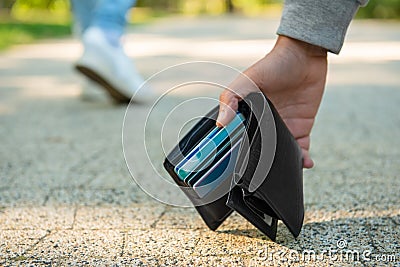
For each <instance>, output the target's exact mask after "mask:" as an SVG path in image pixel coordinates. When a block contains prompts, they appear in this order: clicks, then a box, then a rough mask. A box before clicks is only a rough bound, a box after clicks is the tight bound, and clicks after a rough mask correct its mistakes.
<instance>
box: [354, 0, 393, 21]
mask: <svg viewBox="0 0 400 267" xmlns="http://www.w3.org/2000/svg"><path fill="white" fill-rule="evenodd" d="M357 18H371V19H400V0H370V1H369V3H368V5H367V6H366V7H363V8H360V10H359V11H358V13H357Z"/></svg>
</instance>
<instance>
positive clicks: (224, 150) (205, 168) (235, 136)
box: [185, 126, 245, 186]
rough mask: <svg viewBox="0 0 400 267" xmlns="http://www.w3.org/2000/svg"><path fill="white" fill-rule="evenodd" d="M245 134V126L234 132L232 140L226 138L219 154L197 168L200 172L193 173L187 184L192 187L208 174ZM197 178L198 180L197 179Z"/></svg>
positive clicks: (219, 149) (208, 158)
mask: <svg viewBox="0 0 400 267" xmlns="http://www.w3.org/2000/svg"><path fill="white" fill-rule="evenodd" d="M244 133H245V128H244V126H243V127H241V128H237V129H236V130H235V132H232V134H231V136H232V138H229V136H228V138H226V140H224V142H223V143H221V145H220V147H218V148H217V152H216V153H215V155H214V154H210V155H209V156H208V157H207V158H206V159H205V160H204V161H203V162H202V163H201V164H200V165H198V166H197V168H196V169H197V170H198V171H193V172H192V174H191V175H190V176H189V177H188V178H187V179H186V180H185V182H186V183H187V184H188V185H189V186H192V185H193V184H194V183H195V182H196V181H197V180H198V178H199V177H201V176H203V175H204V174H205V173H206V172H208V169H209V168H208V167H209V166H213V165H214V164H216V163H217V162H218V161H219V160H220V159H221V158H222V157H223V156H224V155H225V154H226V153H228V152H229V150H230V149H231V147H232V146H231V144H235V143H236V142H238V140H239V139H240V138H241V137H242V135H243V134H244ZM196 178H197V179H196Z"/></svg>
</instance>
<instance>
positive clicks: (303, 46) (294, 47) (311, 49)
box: [275, 35, 328, 57]
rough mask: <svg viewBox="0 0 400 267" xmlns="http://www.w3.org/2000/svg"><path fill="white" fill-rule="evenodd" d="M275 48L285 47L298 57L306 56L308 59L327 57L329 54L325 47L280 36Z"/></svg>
mask: <svg viewBox="0 0 400 267" xmlns="http://www.w3.org/2000/svg"><path fill="white" fill-rule="evenodd" d="M275 47H285V48H287V49H290V50H291V51H292V52H293V53H295V54H297V55H304V56H308V57H327V54H328V50H327V49H325V48H323V47H320V46H317V45H313V44H310V43H307V42H303V41H300V40H297V39H293V38H291V37H287V36H284V35H279V36H278V39H277V41H276V44H275Z"/></svg>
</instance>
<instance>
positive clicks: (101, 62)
mask: <svg viewBox="0 0 400 267" xmlns="http://www.w3.org/2000/svg"><path fill="white" fill-rule="evenodd" d="M82 41H83V45H84V48H85V50H84V53H83V55H82V57H81V58H80V59H79V60H78V62H77V63H76V65H75V67H76V69H77V70H78V71H80V72H81V73H82V74H84V75H85V76H87V77H88V78H89V79H91V80H93V81H95V82H96V83H98V84H100V85H101V86H102V87H103V88H104V89H105V90H106V91H107V92H108V93H109V95H110V96H111V97H112V98H113V99H114V100H116V101H117V102H119V103H128V102H129V101H130V99H131V98H132V97H133V101H136V102H147V101H150V100H152V99H153V98H154V93H153V91H152V90H151V89H150V88H148V86H146V88H145V89H143V88H141V86H142V85H143V83H144V80H143V78H142V77H141V76H140V75H139V73H138V72H137V70H136V68H135V66H134V64H133V62H132V61H131V59H130V58H129V57H128V56H127V55H126V54H125V52H124V50H123V48H122V46H113V45H111V44H110V43H109V42H108V41H107V39H106V37H105V36H104V33H103V31H102V30H101V29H99V28H95V27H91V28H89V29H87V30H86V31H85V33H84V34H83V36H82ZM139 89H140V90H139Z"/></svg>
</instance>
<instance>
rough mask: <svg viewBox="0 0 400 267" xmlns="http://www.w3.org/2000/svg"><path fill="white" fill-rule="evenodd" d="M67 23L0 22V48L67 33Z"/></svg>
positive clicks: (68, 26)
mask: <svg viewBox="0 0 400 267" xmlns="http://www.w3.org/2000/svg"><path fill="white" fill-rule="evenodd" d="M70 33H71V27H70V25H69V24H64V25H63V24H48V23H32V22H29V23H24V22H0V50H3V49H5V48H8V47H9V46H11V45H14V44H26V43H31V42H33V41H35V40H37V39H43V38H54V37H62V36H66V35H69V34H70Z"/></svg>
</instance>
